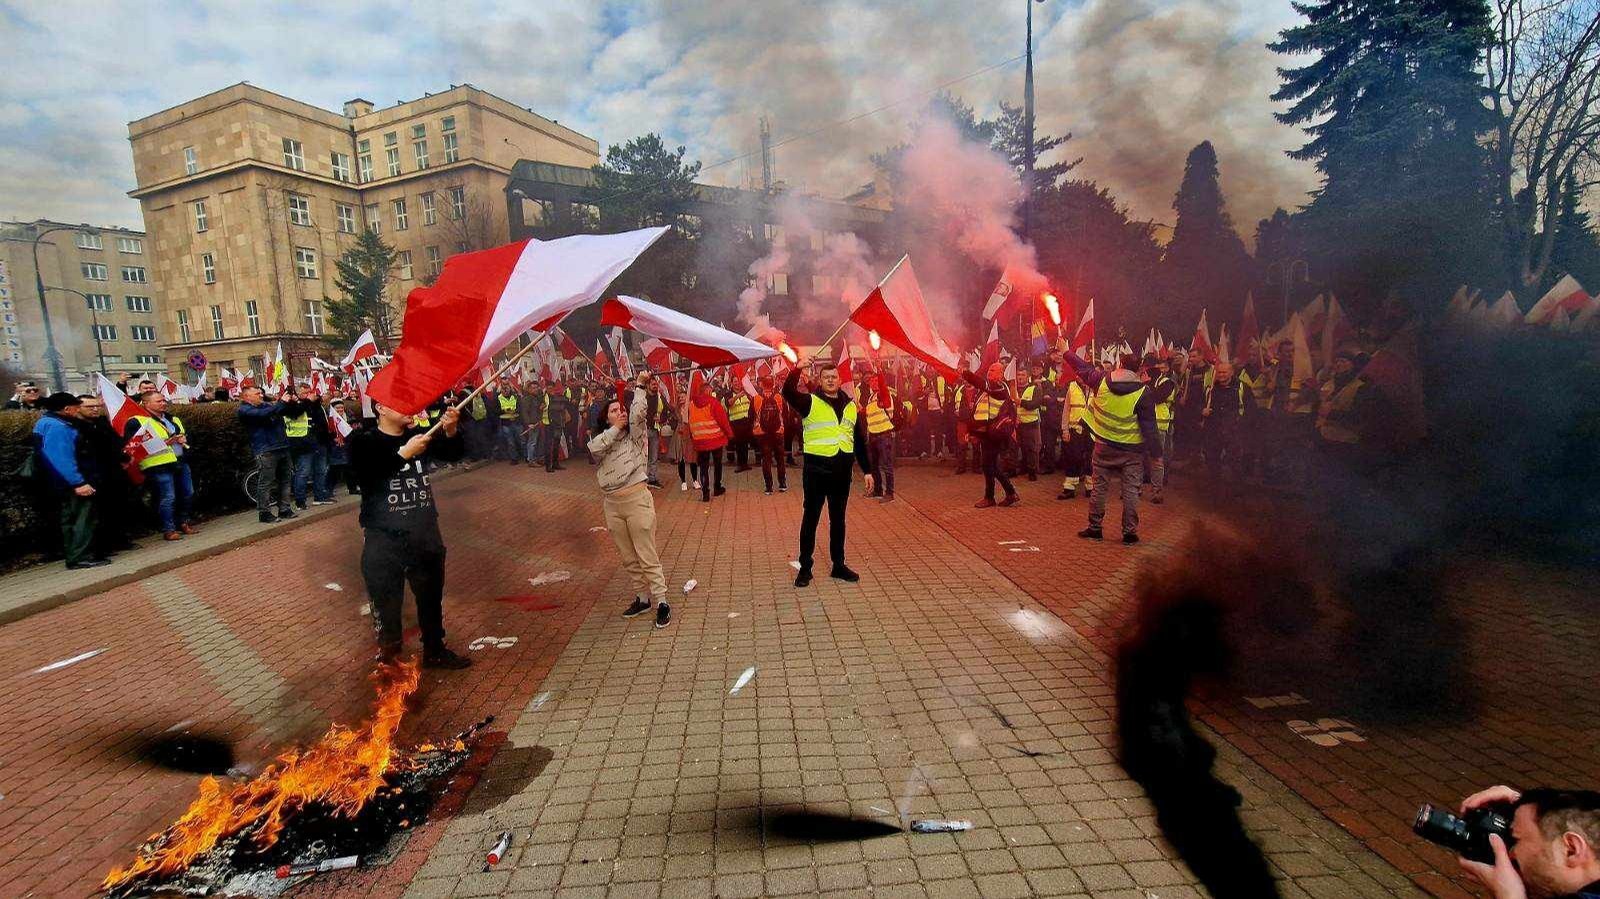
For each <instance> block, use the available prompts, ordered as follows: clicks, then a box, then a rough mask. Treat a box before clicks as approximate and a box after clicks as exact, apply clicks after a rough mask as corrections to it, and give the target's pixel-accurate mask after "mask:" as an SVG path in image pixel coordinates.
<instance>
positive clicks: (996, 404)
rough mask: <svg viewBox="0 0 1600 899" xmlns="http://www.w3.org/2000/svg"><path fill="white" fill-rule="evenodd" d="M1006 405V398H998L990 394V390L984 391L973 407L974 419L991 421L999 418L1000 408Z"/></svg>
mask: <svg viewBox="0 0 1600 899" xmlns="http://www.w3.org/2000/svg"><path fill="white" fill-rule="evenodd" d="M1005 405H1006V401H1005V400H997V399H995V398H994V397H992V396H990V395H989V393H988V391H984V392H983V393H982V394H980V395H979V396H978V403H977V405H975V406H973V407H972V420H973V421H989V420H990V419H994V418H999V417H1000V410H1001V409H1004V408H1005Z"/></svg>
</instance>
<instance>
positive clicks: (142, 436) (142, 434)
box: [119, 425, 167, 487]
mask: <svg viewBox="0 0 1600 899" xmlns="http://www.w3.org/2000/svg"><path fill="white" fill-rule="evenodd" d="M119 433H120V432H119ZM166 449H167V442H166V441H165V440H162V439H161V438H160V437H157V436H156V435H155V434H154V433H153V432H151V430H150V429H149V428H147V427H145V426H144V425H140V426H139V430H137V431H134V432H133V436H132V437H129V438H128V443H127V445H126V446H125V447H124V450H125V451H126V452H127V454H128V461H127V463H126V464H125V465H123V470H124V471H126V472H127V473H128V480H129V481H131V482H132V483H133V485H134V486H135V487H137V486H139V485H140V484H143V483H144V471H143V470H142V469H140V468H139V463H140V462H143V461H144V460H145V459H148V458H150V457H151V456H154V455H155V454H157V453H161V452H165V451H166Z"/></svg>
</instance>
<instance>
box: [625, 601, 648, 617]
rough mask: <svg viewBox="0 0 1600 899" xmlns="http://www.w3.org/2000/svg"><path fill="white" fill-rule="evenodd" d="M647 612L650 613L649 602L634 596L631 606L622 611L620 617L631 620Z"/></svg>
mask: <svg viewBox="0 0 1600 899" xmlns="http://www.w3.org/2000/svg"><path fill="white" fill-rule="evenodd" d="M648 611H650V602H649V601H648V600H644V599H640V598H639V597H637V596H635V597H634V598H633V605H631V606H628V607H627V608H626V609H624V610H623V612H622V617H624V618H633V617H635V616H637V615H643V614H644V613H646V612H648Z"/></svg>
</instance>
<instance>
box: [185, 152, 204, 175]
mask: <svg viewBox="0 0 1600 899" xmlns="http://www.w3.org/2000/svg"><path fill="white" fill-rule="evenodd" d="M198 171H200V154H198V153H196V152H195V151H194V147H184V148H183V173H184V174H185V175H193V174H194V173H195V172H198Z"/></svg>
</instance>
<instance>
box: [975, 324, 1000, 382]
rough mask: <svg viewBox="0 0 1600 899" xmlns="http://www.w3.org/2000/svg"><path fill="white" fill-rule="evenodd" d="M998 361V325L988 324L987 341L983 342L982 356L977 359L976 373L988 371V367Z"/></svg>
mask: <svg viewBox="0 0 1600 899" xmlns="http://www.w3.org/2000/svg"><path fill="white" fill-rule="evenodd" d="M999 361H1000V323H999V322H991V323H990V324H989V339H988V340H985V341H984V342H983V355H982V356H980V357H979V358H978V373H979V374H982V373H984V372H986V371H988V370H989V366H991V365H993V364H995V363H996V362H999Z"/></svg>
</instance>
